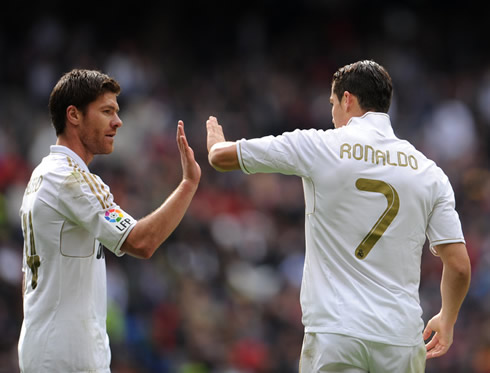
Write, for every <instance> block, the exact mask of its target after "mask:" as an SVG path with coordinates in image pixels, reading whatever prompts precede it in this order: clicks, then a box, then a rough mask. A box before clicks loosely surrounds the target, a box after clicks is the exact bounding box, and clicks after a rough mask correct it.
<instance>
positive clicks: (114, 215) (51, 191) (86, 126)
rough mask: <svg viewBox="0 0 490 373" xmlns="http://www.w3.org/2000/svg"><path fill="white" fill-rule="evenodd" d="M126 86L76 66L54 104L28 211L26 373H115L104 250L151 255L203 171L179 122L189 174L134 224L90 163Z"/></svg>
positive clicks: (108, 136)
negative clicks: (53, 138)
mask: <svg viewBox="0 0 490 373" xmlns="http://www.w3.org/2000/svg"><path fill="white" fill-rule="evenodd" d="M119 92H120V86H119V83H118V82H117V81H116V80H114V79H113V78H111V77H109V76H107V75H106V74H103V73H101V72H98V71H92V70H78V69H75V70H72V71H70V72H69V73H66V74H65V75H63V76H62V77H61V79H60V80H59V81H58V83H57V84H56V86H55V87H54V89H53V91H52V92H51V96H50V100H49V109H50V114H51V118H52V123H53V126H54V128H55V130H56V135H57V142H56V145H53V146H51V149H50V150H51V151H50V153H49V155H48V156H46V157H45V158H44V159H43V160H42V162H41V163H40V164H39V165H38V166H37V167H36V169H35V170H34V171H33V173H32V176H31V179H30V181H29V184H28V186H27V188H26V191H25V194H24V198H23V201H22V206H21V209H20V215H21V220H22V229H23V233H24V258H23V272H24V321H23V324H22V330H21V335H20V339H19V364H20V370H21V372H22V373H69V372H92V373H109V372H110V360H111V352H110V349H109V339H108V336H107V333H106V314H107V300H106V272H105V270H106V269H105V259H104V249H107V250H109V251H111V252H113V253H114V254H115V255H117V256H121V255H123V254H125V253H127V254H130V255H133V256H135V257H139V258H150V257H151V256H152V255H153V253H154V252H155V250H156V249H157V248H158V247H159V246H160V245H161V244H162V243H163V242H164V241H165V240H166V239H167V238H168V236H169V235H170V234H171V233H172V232H173V231H174V229H175V228H176V227H177V225H178V224H179V222H180V221H181V219H182V217H183V216H184V214H185V212H186V210H187V208H188V206H189V204H190V202H191V200H192V198H193V196H194V193H195V192H196V189H197V187H198V184H199V180H200V177H201V169H200V167H199V165H198V164H197V163H196V161H195V160H194V152H193V151H192V149H191V148H190V147H189V145H188V143H187V139H186V136H185V132H184V123H183V122H182V121H179V123H178V126H177V144H178V148H179V151H180V160H181V164H182V171H183V177H182V181H181V182H180V184H179V185H178V186H177V188H176V189H175V190H174V192H173V193H172V194H171V195H170V196H169V197H168V198H167V199H166V200H165V202H163V203H162V205H161V206H160V207H159V208H157V209H156V210H155V211H153V212H152V213H150V214H149V215H147V216H146V217H144V218H142V219H140V220H138V221H137V220H135V219H134V218H133V217H131V216H130V215H129V214H128V213H127V212H125V211H124V210H123V209H122V208H121V207H119V205H117V204H116V202H115V201H114V199H113V196H112V194H111V192H110V189H109V187H108V186H107V185H106V184H105V183H104V182H103V181H102V180H101V178H100V177H99V176H97V175H95V174H92V173H91V172H90V170H89V168H88V164H89V163H90V162H91V161H92V159H93V157H94V155H96V154H109V153H111V152H112V150H113V148H114V141H115V139H114V138H115V136H116V133H117V131H118V130H119V128H120V127H121V126H122V121H121V119H120V118H119V115H118V112H119V105H118V103H117V96H118V94H119Z"/></svg>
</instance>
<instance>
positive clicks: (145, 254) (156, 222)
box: [121, 121, 201, 259]
mask: <svg viewBox="0 0 490 373" xmlns="http://www.w3.org/2000/svg"><path fill="white" fill-rule="evenodd" d="M177 145H178V147H179V152H180V159H181V163H182V171H183V177H182V181H181V182H180V184H179V185H178V187H177V188H176V189H175V190H174V191H173V192H172V194H171V195H170V196H169V197H168V198H167V199H166V200H165V202H164V203H163V204H162V205H161V206H160V207H159V208H157V209H156V210H155V211H153V212H152V213H151V214H149V215H147V216H145V217H144V218H142V219H140V220H138V222H137V223H136V225H135V226H134V228H133V230H132V231H131V232H130V233H129V235H128V237H127V238H126V240H125V242H124V243H123V245H122V247H121V250H122V251H123V252H125V253H127V254H129V255H132V256H135V257H138V258H142V259H148V258H150V257H151V256H152V255H153V253H154V252H155V251H156V250H157V249H158V247H159V246H160V245H161V244H162V243H163V242H164V241H165V240H166V239H167V238H168V237H169V236H170V234H171V233H172V232H173V231H174V230H175V228H177V226H178V225H179V223H180V221H181V220H182V218H183V217H184V215H185V213H186V211H187V208H188V207H189V205H190V203H191V201H192V198H193V197H194V194H195V193H196V190H197V187H198V185H199V181H200V179H201V168H200V167H199V165H198V163H197V162H196V161H195V159H194V151H193V150H192V148H191V147H190V146H189V144H188V143H187V138H186V136H185V132H184V123H183V122H182V121H179V123H178V126H177Z"/></svg>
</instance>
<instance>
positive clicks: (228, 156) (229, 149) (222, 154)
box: [208, 141, 240, 172]
mask: <svg viewBox="0 0 490 373" xmlns="http://www.w3.org/2000/svg"><path fill="white" fill-rule="evenodd" d="M208 160H209V164H210V165H211V166H213V168H214V169H216V170H217V171H221V172H224V171H233V170H238V169H239V168H240V164H239V163H238V155H237V151H236V143H235V142H231V141H224V142H217V143H215V144H214V145H213V146H211V149H210V150H209V155H208Z"/></svg>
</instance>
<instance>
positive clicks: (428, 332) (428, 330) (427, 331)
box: [422, 324, 433, 341]
mask: <svg viewBox="0 0 490 373" xmlns="http://www.w3.org/2000/svg"><path fill="white" fill-rule="evenodd" d="M432 332H433V330H432V328H431V327H430V325H428V324H427V326H426V327H425V329H424V333H423V334H422V338H424V341H425V340H427V339H428V338H429V337H430V336H431V335H432Z"/></svg>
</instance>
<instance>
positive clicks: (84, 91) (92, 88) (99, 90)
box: [48, 69, 121, 136]
mask: <svg viewBox="0 0 490 373" xmlns="http://www.w3.org/2000/svg"><path fill="white" fill-rule="evenodd" d="M106 92H112V93H115V94H116V95H118V94H119V93H120V92H121V87H120V86H119V83H118V82H117V81H116V80H115V79H113V78H111V77H109V76H108V75H106V74H104V73H101V72H100V71H96V70H83V69H73V70H72V71H70V72H68V73H66V74H64V75H63V76H62V77H61V78H60V80H59V81H58V83H56V85H55V86H54V88H53V90H52V91H51V95H50V96H49V105H48V107H49V113H50V115H51V122H52V124H53V127H54V128H55V130H56V136H58V135H60V134H62V133H63V132H64V130H65V126H66V121H65V120H66V108H67V107H68V106H70V105H74V106H75V107H76V108H77V109H79V110H81V111H82V112H84V111H85V109H86V108H87V106H88V104H90V103H91V102H93V101H95V100H97V98H98V97H99V96H100V95H103V94H104V93H106Z"/></svg>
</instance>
